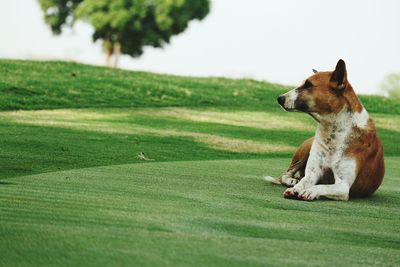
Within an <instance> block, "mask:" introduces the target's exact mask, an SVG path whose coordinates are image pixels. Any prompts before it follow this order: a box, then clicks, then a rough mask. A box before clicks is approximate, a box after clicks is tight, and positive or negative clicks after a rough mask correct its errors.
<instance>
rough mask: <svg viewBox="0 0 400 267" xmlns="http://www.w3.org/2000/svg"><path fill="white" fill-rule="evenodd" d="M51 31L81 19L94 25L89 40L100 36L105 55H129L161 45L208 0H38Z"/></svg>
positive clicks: (202, 10)
mask: <svg viewBox="0 0 400 267" xmlns="http://www.w3.org/2000/svg"><path fill="white" fill-rule="evenodd" d="M39 3H40V5H41V7H42V9H43V11H44V15H45V21H46V23H47V24H49V25H50V27H51V29H52V31H53V33H55V34H59V33H61V32H62V30H63V29H64V27H66V26H67V27H68V26H72V25H73V23H74V22H75V21H77V20H83V21H86V22H88V23H90V24H91V25H92V26H93V27H94V33H93V41H97V40H102V41H103V44H104V49H105V51H106V55H107V56H108V57H109V56H110V55H111V54H113V53H114V54H116V55H118V54H119V53H120V52H121V53H123V54H127V55H130V56H133V57H136V56H140V55H141V54H142V53H143V47H145V46H152V47H162V46H163V45H164V44H166V43H169V41H170V39H171V37H172V36H173V35H176V34H179V33H181V32H183V31H184V30H185V29H186V28H187V27H188V24H189V22H190V21H191V20H193V19H199V20H201V19H203V18H204V17H205V16H206V15H207V14H208V12H209V10H210V1H209V0H195V1H193V0H39Z"/></svg>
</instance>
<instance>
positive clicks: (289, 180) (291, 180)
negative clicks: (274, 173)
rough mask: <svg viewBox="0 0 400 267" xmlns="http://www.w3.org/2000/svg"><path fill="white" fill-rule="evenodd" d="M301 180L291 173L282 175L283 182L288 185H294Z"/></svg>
mask: <svg viewBox="0 0 400 267" xmlns="http://www.w3.org/2000/svg"><path fill="white" fill-rule="evenodd" d="M298 182H299V180H298V179H296V178H293V177H290V176H289V175H283V176H282V177H281V183H282V184H283V185H286V186H287V187H293V186H295V185H296V184H297V183H298Z"/></svg>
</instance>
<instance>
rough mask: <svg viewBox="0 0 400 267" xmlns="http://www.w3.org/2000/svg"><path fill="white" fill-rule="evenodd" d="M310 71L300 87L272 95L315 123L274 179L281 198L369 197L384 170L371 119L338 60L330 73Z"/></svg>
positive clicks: (343, 198) (288, 109) (342, 198)
mask: <svg viewBox="0 0 400 267" xmlns="http://www.w3.org/2000/svg"><path fill="white" fill-rule="evenodd" d="M313 71H314V75H312V76H310V77H309V78H307V79H306V80H305V82H304V84H303V85H301V86H300V87H298V88H295V89H293V90H291V91H289V92H288V93H286V94H284V95H281V96H279V97H278V102H279V104H280V105H281V106H282V107H283V108H284V109H285V110H286V111H301V112H305V113H307V114H309V115H311V116H312V117H313V118H314V119H315V120H316V121H317V122H318V127H317V130H316V133H315V136H314V137H313V138H310V139H308V140H306V141H305V142H304V143H303V144H302V145H301V146H300V147H299V148H298V149H297V151H296V153H295V154H294V156H293V158H292V162H291V164H290V166H289V168H288V170H287V172H286V173H284V174H283V175H282V176H281V177H280V178H279V182H280V183H281V184H284V185H286V186H288V187H289V188H288V189H286V191H285V192H284V197H286V198H296V199H301V200H314V199H318V198H319V197H326V198H330V199H336V200H348V199H349V197H366V196H369V195H371V194H372V193H374V192H375V191H376V190H377V189H378V187H379V186H380V184H381V182H382V179H383V176H384V172H385V170H384V161H383V148H382V144H381V142H380V140H379V138H378V136H377V135H376V130H375V126H374V123H373V121H372V119H371V118H370V117H369V115H368V113H367V111H366V110H365V108H364V107H363V106H362V104H361V103H360V101H359V99H358V97H357V96H356V94H355V93H354V91H353V88H352V87H351V85H350V83H349V82H348V81H347V71H346V65H345V63H344V61H343V60H339V61H338V63H337V65H336V69H335V70H334V71H333V72H331V71H327V72H317V71H315V70H313ZM298 172H299V174H300V175H299V176H296V173H298ZM266 179H267V180H268V178H266Z"/></svg>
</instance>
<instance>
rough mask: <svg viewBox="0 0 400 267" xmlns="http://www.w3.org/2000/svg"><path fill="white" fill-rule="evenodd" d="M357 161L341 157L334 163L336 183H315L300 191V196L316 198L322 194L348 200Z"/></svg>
mask: <svg viewBox="0 0 400 267" xmlns="http://www.w3.org/2000/svg"><path fill="white" fill-rule="evenodd" d="M356 169H357V168H356V161H355V160H354V159H351V158H346V157H343V158H342V157H340V159H339V160H338V161H337V162H336V163H335V164H334V165H333V167H332V171H333V176H334V178H335V183H334V184H329V185H314V186H311V187H309V188H305V189H304V190H303V191H301V192H299V194H298V197H299V198H300V199H304V200H314V199H317V198H319V197H321V196H323V197H326V198H330V199H334V200H348V199H349V193H350V188H351V185H352V184H353V183H354V180H355V179H356V175H357V174H356Z"/></svg>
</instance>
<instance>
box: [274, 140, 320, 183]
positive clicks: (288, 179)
mask: <svg viewBox="0 0 400 267" xmlns="http://www.w3.org/2000/svg"><path fill="white" fill-rule="evenodd" d="M313 141H314V137H311V138H309V139H307V140H306V141H304V143H303V144H301V146H300V147H299V148H298V149H297V150H296V152H295V153H294V155H293V158H292V162H291V163H290V165H289V168H288V169H287V171H286V172H285V173H284V174H282V176H281V177H279V179H278V180H279V182H280V183H281V184H283V185H286V186H287V187H292V186H294V185H295V184H297V183H298V182H299V181H300V180H301V178H303V177H304V172H305V169H306V165H307V160H308V157H309V156H310V150H311V145H312V143H313ZM297 173H299V176H296V174H297Z"/></svg>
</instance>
